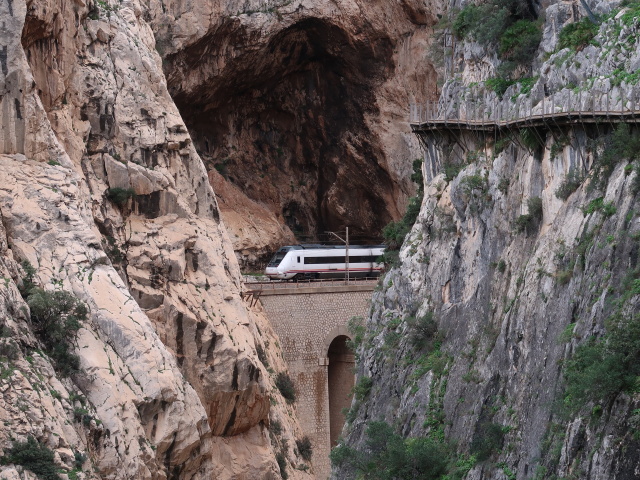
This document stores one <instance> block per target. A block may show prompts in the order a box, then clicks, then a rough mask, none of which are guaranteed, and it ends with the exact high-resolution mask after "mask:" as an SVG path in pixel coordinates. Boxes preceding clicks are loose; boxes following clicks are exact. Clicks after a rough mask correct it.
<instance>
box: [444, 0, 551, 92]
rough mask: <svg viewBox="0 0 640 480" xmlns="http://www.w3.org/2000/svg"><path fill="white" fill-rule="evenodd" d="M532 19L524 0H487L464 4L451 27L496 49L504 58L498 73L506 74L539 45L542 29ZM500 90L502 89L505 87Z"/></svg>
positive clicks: (533, 15) (507, 75) (460, 33)
mask: <svg viewBox="0 0 640 480" xmlns="http://www.w3.org/2000/svg"><path fill="white" fill-rule="evenodd" d="M534 20H536V12H535V10H533V9H531V8H530V5H529V2H528V1H527V0H489V1H487V2H484V3H481V4H473V3H470V4H467V5H466V6H465V7H464V8H462V9H461V10H460V11H459V12H458V13H457V14H456V15H455V18H454V19H453V22H452V24H451V29H452V31H453V33H454V34H455V35H456V36H457V37H458V38H463V39H464V38H471V39H473V40H475V41H476V42H478V43H479V44H480V45H483V46H484V47H487V48H490V49H498V53H499V56H500V58H501V59H502V60H503V64H502V65H500V67H499V69H498V70H499V72H500V76H503V77H509V76H511V74H512V73H513V71H514V70H515V69H516V67H517V66H518V65H521V64H527V63H530V62H531V59H532V57H533V54H534V53H535V51H536V49H537V48H538V45H539V43H540V39H541V37H542V31H541V25H540V23H539V22H534ZM499 90H502V92H503V93H504V90H506V88H504V90H503V89H502V88H500V89H499ZM500 95H501V94H500Z"/></svg>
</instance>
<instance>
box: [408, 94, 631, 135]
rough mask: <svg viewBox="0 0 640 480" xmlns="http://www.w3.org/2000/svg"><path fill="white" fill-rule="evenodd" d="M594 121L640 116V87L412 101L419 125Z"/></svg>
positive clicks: (412, 112) (413, 119) (412, 114)
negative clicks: (537, 96)
mask: <svg viewBox="0 0 640 480" xmlns="http://www.w3.org/2000/svg"><path fill="white" fill-rule="evenodd" d="M563 118H564V119H565V120H567V119H569V120H576V119H581V120H584V121H589V120H591V121H593V119H596V118H606V119H609V120H611V121H612V122H620V121H625V122H629V121H631V122H635V121H637V120H636V118H639V119H640V91H639V89H638V88H637V87H636V86H633V87H632V88H631V89H630V92H627V93H626V92H625V90H624V89H623V88H617V87H616V88H614V89H613V90H607V91H606V92H598V91H595V90H592V91H589V92H587V91H582V90H578V91H574V90H569V89H565V90H561V91H560V92H556V93H555V94H553V95H550V96H548V97H542V99H541V100H539V101H537V102H536V103H534V101H533V100H532V99H531V98H527V97H525V98H520V96H518V97H514V99H513V100H512V99H508V98H505V99H503V100H498V99H497V98H495V97H494V98H493V99H492V100H491V101H487V100H486V98H485V97H484V96H482V97H481V98H478V97H477V96H474V98H472V99H465V98H464V97H462V98H453V99H452V98H446V97H445V99H443V100H440V101H429V102H425V103H422V104H411V105H410V123H411V124H412V125H413V126H414V129H416V128H418V129H419V128H422V127H429V126H432V127H434V128H436V127H437V126H438V125H451V124H457V125H461V126H466V127H468V128H496V127H497V128H501V127H510V126H525V125H526V124H532V123H533V124H536V123H537V124H542V123H545V122H546V121H551V120H559V119H563Z"/></svg>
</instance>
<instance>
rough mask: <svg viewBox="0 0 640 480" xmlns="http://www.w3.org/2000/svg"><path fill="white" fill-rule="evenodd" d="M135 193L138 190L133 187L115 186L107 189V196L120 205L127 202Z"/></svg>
mask: <svg viewBox="0 0 640 480" xmlns="http://www.w3.org/2000/svg"><path fill="white" fill-rule="evenodd" d="M135 194H136V192H135V190H133V189H132V188H120V187H115V188H109V189H108V190H107V198H108V199H109V200H111V201H112V202H113V203H115V204H116V205H119V206H122V205H124V204H125V203H127V202H128V201H129V199H130V198H132V197H134V196H135Z"/></svg>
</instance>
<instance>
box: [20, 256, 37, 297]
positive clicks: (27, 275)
mask: <svg viewBox="0 0 640 480" xmlns="http://www.w3.org/2000/svg"><path fill="white" fill-rule="evenodd" d="M20 266H21V267H22V270H23V271H24V277H22V286H21V287H20V294H21V295H22V297H23V298H25V299H26V298H27V297H28V296H29V293H30V292H31V290H32V289H33V288H34V287H35V286H36V283H35V278H36V269H35V268H34V267H33V265H31V262H29V260H23V261H22V263H21V264H20Z"/></svg>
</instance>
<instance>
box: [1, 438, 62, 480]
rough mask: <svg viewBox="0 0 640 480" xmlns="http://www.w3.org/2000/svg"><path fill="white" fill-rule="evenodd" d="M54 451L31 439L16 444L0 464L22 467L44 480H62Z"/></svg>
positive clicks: (2, 458)
mask: <svg viewBox="0 0 640 480" xmlns="http://www.w3.org/2000/svg"><path fill="white" fill-rule="evenodd" d="M53 455H54V454H53V451H52V450H50V449H49V448H48V447H46V446H45V445H42V444H41V443H39V442H38V441H36V439H35V438H33V437H31V436H30V437H29V438H27V441H26V442H16V443H14V444H13V446H12V447H11V448H10V449H9V450H7V453H6V454H5V455H4V456H3V457H1V458H0V464H2V465H8V464H11V463H13V464H15V465H21V466H23V467H24V468H25V469H27V470H30V471H32V472H33V473H35V474H36V475H37V476H38V477H39V478H41V479H42V480H60V476H59V475H58V473H57V467H56V464H55V463H54V461H53Z"/></svg>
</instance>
